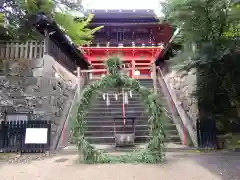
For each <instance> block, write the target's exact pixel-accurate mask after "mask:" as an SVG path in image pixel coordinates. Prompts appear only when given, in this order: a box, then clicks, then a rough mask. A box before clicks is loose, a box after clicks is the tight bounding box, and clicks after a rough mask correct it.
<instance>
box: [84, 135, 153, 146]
mask: <svg viewBox="0 0 240 180" xmlns="http://www.w3.org/2000/svg"><path fill="white" fill-rule="evenodd" d="M148 140H149V136H138V137H136V139H135V143H146V142H147V141H148ZM87 141H88V142H89V143H91V144H115V138H114V137H113V136H111V137H87Z"/></svg>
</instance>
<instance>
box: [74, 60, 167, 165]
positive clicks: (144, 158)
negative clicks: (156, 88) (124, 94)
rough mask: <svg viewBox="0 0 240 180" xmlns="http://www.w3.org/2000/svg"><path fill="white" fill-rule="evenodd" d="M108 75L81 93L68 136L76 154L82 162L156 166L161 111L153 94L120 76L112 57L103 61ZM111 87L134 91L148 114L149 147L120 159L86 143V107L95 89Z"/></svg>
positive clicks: (160, 153) (159, 155)
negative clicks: (72, 141)
mask: <svg viewBox="0 0 240 180" xmlns="http://www.w3.org/2000/svg"><path fill="white" fill-rule="evenodd" d="M106 64H107V69H108V73H109V74H108V75H107V76H105V77H103V78H102V79H101V80H99V81H96V82H95V83H93V84H90V85H88V86H87V87H86V88H85V89H84V91H83V94H82V99H81V102H80V104H79V107H78V113H77V119H76V121H75V124H74V126H73V128H72V137H73V138H74V142H75V143H76V144H77V147H78V151H79V153H80V154H81V155H82V156H81V157H82V161H84V162H86V163H116V162H122V163H159V162H162V161H163V159H164V149H165V148H164V139H165V133H164V128H163V125H162V121H161V120H162V116H163V113H162V110H161V106H160V102H159V100H158V98H157V95H156V94H154V93H153V91H152V90H149V89H148V88H146V87H142V86H140V83H139V81H137V80H135V79H131V78H128V77H127V76H123V75H121V73H120V65H121V61H120V59H119V58H117V57H112V58H110V59H109V60H108V61H107V63H106ZM112 87H123V88H131V89H133V90H134V91H136V92H138V93H139V94H140V97H141V102H143V104H144V105H145V109H146V111H147V112H149V114H150V115H151V116H150V118H149V124H150V135H151V138H150V140H149V144H148V147H147V149H145V150H144V151H138V152H134V153H131V154H126V155H122V156H111V155H108V154H106V153H104V152H101V151H99V150H97V149H94V148H93V147H92V146H91V145H90V144H89V143H88V142H87V140H86V137H85V136H84V134H85V130H86V129H85V126H86V119H85V115H86V112H87V110H88V108H89V107H90V103H91V98H92V96H93V95H94V93H95V92H96V91H97V90H99V89H107V88H112Z"/></svg>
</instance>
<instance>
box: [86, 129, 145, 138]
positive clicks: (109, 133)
mask: <svg viewBox="0 0 240 180" xmlns="http://www.w3.org/2000/svg"><path fill="white" fill-rule="evenodd" d="M116 132H117V133H118V134H132V133H133V131H131V130H128V131H124V132H125V133H123V131H116ZM114 134H115V133H114V131H87V132H86V133H85V136H87V137H110V136H112V137H114ZM135 135H136V136H148V135H149V132H148V131H140V130H136V131H135Z"/></svg>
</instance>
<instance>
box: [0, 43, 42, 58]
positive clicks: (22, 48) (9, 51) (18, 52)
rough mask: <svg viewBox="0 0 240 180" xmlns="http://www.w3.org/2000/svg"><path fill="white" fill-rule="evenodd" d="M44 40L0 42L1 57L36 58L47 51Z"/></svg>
mask: <svg viewBox="0 0 240 180" xmlns="http://www.w3.org/2000/svg"><path fill="white" fill-rule="evenodd" d="M44 48H45V46H44V42H43V41H28V42H24V43H22V42H0V59H36V58H41V57H43V54H44V52H45V50H44Z"/></svg>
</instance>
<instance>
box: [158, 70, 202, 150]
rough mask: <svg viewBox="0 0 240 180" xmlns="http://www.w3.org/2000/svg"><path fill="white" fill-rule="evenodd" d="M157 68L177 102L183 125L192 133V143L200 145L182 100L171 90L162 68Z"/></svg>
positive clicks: (176, 105)
mask: <svg viewBox="0 0 240 180" xmlns="http://www.w3.org/2000/svg"><path fill="white" fill-rule="evenodd" d="M157 69H158V71H159V72H160V75H161V77H162V79H163V81H164V82H165V85H166V87H167V90H168V92H169V94H170V96H171V99H172V101H173V103H174V104H175V107H176V110H177V111H178V114H179V116H180V118H181V120H182V123H183V125H184V126H185V128H186V129H187V130H188V132H189V135H190V138H191V140H192V143H193V145H194V147H198V142H197V133H196V131H194V129H193V125H192V123H191V122H192V121H191V120H190V119H189V116H188V115H187V114H186V112H185V110H184V109H183V107H182V106H181V102H180V101H179V100H178V98H177V96H176V94H175V93H174V92H173V91H172V90H171V87H170V86H169V84H168V83H167V81H166V78H165V76H164V75H163V73H162V70H161V69H160V68H157Z"/></svg>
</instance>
